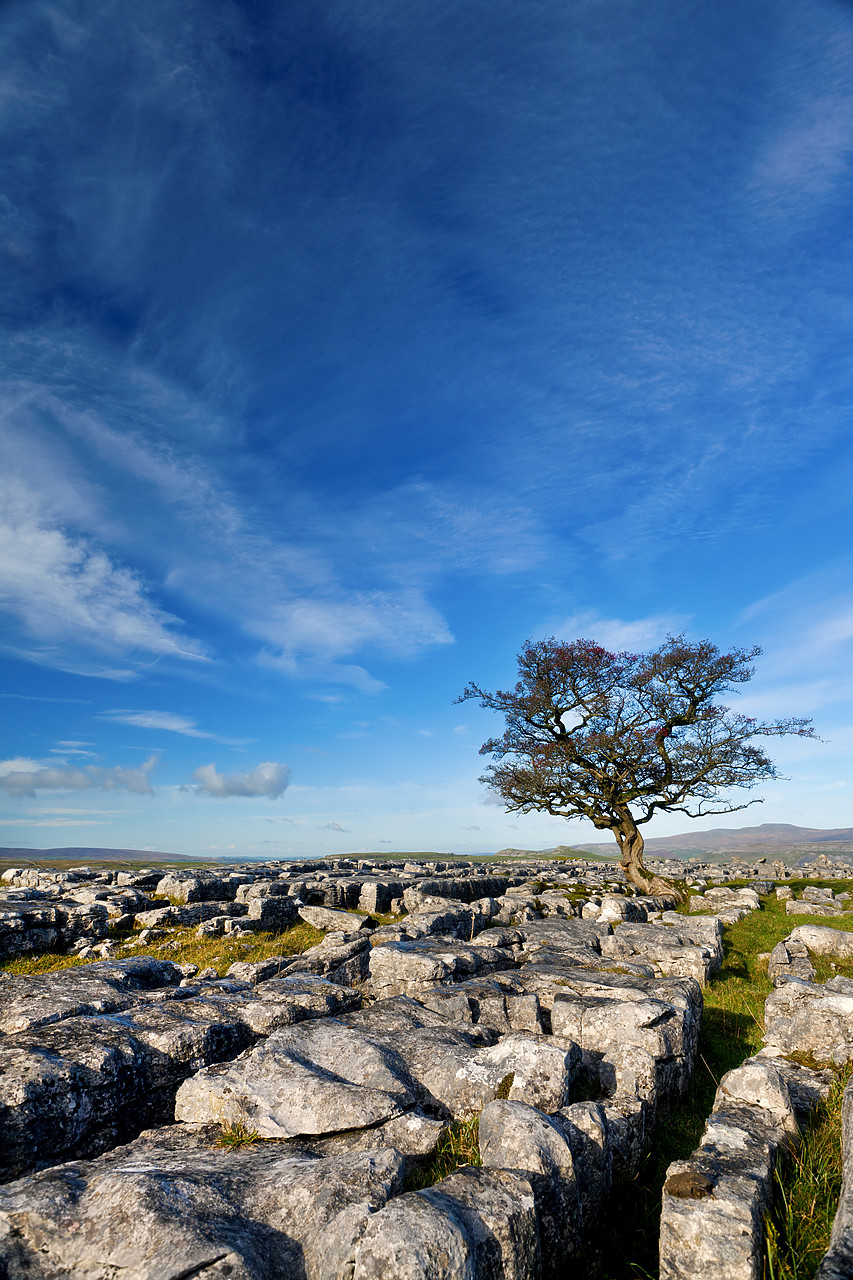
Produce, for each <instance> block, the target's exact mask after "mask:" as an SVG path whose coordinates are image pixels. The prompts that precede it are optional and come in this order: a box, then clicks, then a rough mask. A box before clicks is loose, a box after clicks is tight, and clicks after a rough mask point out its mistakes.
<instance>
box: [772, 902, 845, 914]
mask: <svg viewBox="0 0 853 1280" xmlns="http://www.w3.org/2000/svg"><path fill="white" fill-rule="evenodd" d="M785 913H786V914H787V915H789V916H844V915H849V914H850V912H849V911H848V909H847V906H846V904H845V903H842V902H808V901H804V902H795V901H794V900H793V899H790V898H789V899H788V901H787V902H786V903H785Z"/></svg>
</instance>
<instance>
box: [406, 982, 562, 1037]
mask: <svg viewBox="0 0 853 1280" xmlns="http://www.w3.org/2000/svg"><path fill="white" fill-rule="evenodd" d="M419 998H420V1001H421V1003H422V1004H425V1005H426V1006H427V1007H428V1008H430V1009H434V1010H435V1011H436V1012H437V1013H441V1014H443V1015H444V1016H445V1017H446V1018H448V1019H450V1020H451V1021H453V1022H465V1023H471V1024H472V1025H478V1026H486V1027H491V1028H492V1029H493V1030H494V1031H499V1032H507V1031H535V1032H544V1031H545V1029H546V1028H545V1026H544V1024H543V1021H542V1011H541V1007H540V1004H539V997H538V996H537V995H536V992H535V991H532V992H528V991H525V989H524V987H523V986H522V984H521V983H520V982H519V981H518V980H517V978H516V977H515V975H514V974H512V973H498V974H493V975H492V976H491V977H488V978H469V979H468V980H467V981H466V982H460V983H457V984H456V985H455V986H452V987H432V988H428V989H426V990H424V991H422V992H420V993H419Z"/></svg>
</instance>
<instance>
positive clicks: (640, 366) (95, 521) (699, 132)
mask: <svg viewBox="0 0 853 1280" xmlns="http://www.w3.org/2000/svg"><path fill="white" fill-rule="evenodd" d="M0 44H1V45H2V62H3V66H4V68H5V76H4V79H3V84H2V88H0V143H2V145H0V172H2V181H0V223H1V224H2V226H0V252H2V256H3V263H2V270H0V325H2V342H0V365H1V366H2V374H3V377H2V400H0V475H1V476H2V482H0V498H2V514H1V515H0V606H2V610H3V612H2V619H3V625H2V633H0V634H2V649H0V705H2V710H3V712H4V713H5V714H3V716H2V726H3V727H2V734H3V741H2V743H0V756H2V763H0V843H3V844H9V845H20V846H26V847H51V846H57V845H104V846H113V847H131V848H152V849H162V850H165V851H175V852H188V853H194V854H204V853H208V852H223V853H226V852H235V853H241V854H242V853H250V854H257V855H266V856H274V855H279V854H280V855H288V854H290V855H300V854H315V853H334V852H345V851H350V850H370V849H378V850H381V849H412V850H415V849H437V850H451V849H455V850H458V851H462V852H464V851H474V850H488V849H496V848H500V847H503V846H505V845H519V846H523V847H534V848H536V847H545V846H548V845H551V844H554V843H557V842H559V841H567V840H569V841H570V840H572V839H578V840H579V839H584V838H586V839H589V838H591V837H593V836H594V833H592V832H591V830H589V829H587V828H584V827H583V825H581V824H571V825H569V824H566V823H564V822H562V821H561V820H558V819H552V818H547V817H539V816H536V815H527V816H518V815H515V816H513V815H507V814H505V813H504V812H503V809H502V808H501V807H500V806H499V805H495V804H494V803H491V804H490V803H488V802H487V797H486V795H485V793H484V790H483V788H482V787H481V786H480V784H479V783H478V782H477V778H478V776H479V774H480V772H481V771H482V767H483V763H484V762H483V760H482V759H481V758H480V757H479V756H478V754H477V748H478V746H479V744H480V743H481V742H482V741H483V739H484V738H486V737H488V736H490V735H491V734H493V733H494V732H496V731H498V730H499V728H500V726H499V724H497V723H496V722H495V719H494V718H493V717H492V716H491V715H489V714H488V713H486V712H484V711H482V710H480V709H479V708H477V707H476V706H474V705H473V704H470V703H468V704H464V705H462V706H454V705H453V699H454V697H456V696H457V694H458V693H459V692H460V691H461V690H462V688H463V687H464V685H465V684H466V683H467V682H468V681H469V680H471V679H474V680H477V681H478V682H479V683H481V684H482V685H484V686H486V687H494V686H495V685H497V684H501V685H505V684H506V683H507V682H509V681H511V679H512V678H513V675H514V666H515V664H514V655H515V653H516V652H517V650H518V649H519V647H520V646H521V644H522V643H523V642H524V640H525V639H527V638H528V637H531V636H532V637H539V636H542V635H546V634H552V633H553V634H557V635H559V636H563V637H565V638H574V637H576V636H587V637H591V638H594V639H598V640H600V641H601V642H603V643H605V644H608V645H610V646H614V647H629V648H643V647H648V646H651V645H654V644H657V643H658V642H659V641H660V640H661V639H662V638H663V637H664V635H665V634H666V633H667V631H680V630H684V631H686V632H687V634H688V635H689V636H691V637H693V638H696V639H698V638H702V637H706V636H707V637H710V638H711V639H713V640H714V641H715V642H716V643H718V644H720V645H721V646H723V647H725V646H730V645H744V646H749V645H752V644H754V643H758V644H760V645H762V646H763V648H764V650H765V655H764V657H763V658H762V659H761V661H760V664H759V668H758V673H757V675H756V678H755V680H754V681H753V683H752V684H751V685H750V686H748V688H747V689H746V690H745V691H744V692H743V693H742V694H741V695H740V696H739V697H738V699H737V702H738V706H739V708H740V709H743V710H746V711H749V712H754V713H755V714H759V715H762V716H768V717H770V718H775V717H776V716H788V715H811V716H813V717H814V719H815V724H816V726H817V728H818V731H819V732H820V734H821V737H822V738H823V739H824V740H823V741H822V742H809V741H804V740H799V739H792V740H785V741H782V742H780V743H778V744H776V750H775V753H774V754H775V758H776V759H777V760H778V762H779V764H780V767H781V768H782V770H783V772H784V773H785V775H786V779H787V780H784V781H779V782H776V783H774V784H772V786H768V787H767V788H765V790H764V791H763V792H762V793H761V794H762V795H763V796H764V800H765V803H764V804H763V805H761V806H756V807H755V808H753V809H751V810H748V811H746V813H743V814H736V815H733V817H732V818H731V819H729V820H728V821H729V822H731V824H732V825H744V824H746V823H753V822H760V821H776V822H779V821H781V822H794V823H799V824H804V825H814V826H824V827H829V826H847V825H853V805H851V802H850V796H849V791H850V786H849V778H850V764H851V760H853V676H851V670H853V666H851V656H853V653H852V652H851V651H853V599H852V598H851V586H852V585H853V543H851V535H850V527H851V510H850V508H851V478H853V431H851V427H850V405H851V401H853V355H851V352H853V341H851V340H853V219H851V216H850V214H851V200H853V9H851V7H850V6H849V5H848V4H842V3H840V2H832V3H830V2H828V0H808V2H806V0H756V2H755V3H754V4H751V5H746V6H745V5H742V4H735V3H733V2H730V0H715V2H714V3H692V4H686V5H685V4H684V3H675V2H674V0H662V3H660V4H657V5H654V6H651V7H650V6H649V5H648V4H643V3H639V0H636V2H634V0H598V2H596V3H592V2H588V0H569V3H566V2H565V0H560V3H557V2H556V0H553V2H552V0H538V2H537V3H535V4H534V3H531V4H518V3H509V2H508V0H488V2H486V0H453V3H449V2H446V0H435V2H434V3H431V4H429V5H410V4H399V3H395V4H390V3H387V2H384V0H358V3H355V2H354V0H311V3H306V2H301V0H293V2H292V3H289V4H287V5H281V4H275V3H264V2H263V0H258V2H255V3H248V2H247V0H244V2H242V3H222V4H215V5H211V4H210V3H208V2H206V0H185V3H182V4H181V5H178V6H176V5H174V4H172V3H165V2H163V0H147V3H146V4H144V5H139V4H134V3H130V0H99V3H98V4H97V5H95V4H93V3H91V2H85V0H79V2H77V3H70V2H68V3H44V2H42V0H17V2H16V0H11V2H10V3H7V4H6V5H5V6H4V8H3V11H2V14H0ZM4 779H5V781H4ZM718 824H719V820H715V821H713V822H707V823H706V824H705V825H706V826H712V825H718ZM684 825H685V819H684V818H683V817H679V815H675V816H674V817H661V818H660V819H659V820H658V821H656V823H655V824H653V825H652V826H651V827H650V828H648V831H649V833H650V834H662V835H663V834H669V833H671V832H674V831H677V830H682V829H684Z"/></svg>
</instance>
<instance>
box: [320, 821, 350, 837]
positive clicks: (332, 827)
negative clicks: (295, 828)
mask: <svg viewBox="0 0 853 1280" xmlns="http://www.w3.org/2000/svg"><path fill="white" fill-rule="evenodd" d="M318 828H319V830H320V831H340V832H342V833H343V834H344V835H352V832H351V831H350V829H349V827H342V826H341V824H340V823H339V822H323V823H322V824H318Z"/></svg>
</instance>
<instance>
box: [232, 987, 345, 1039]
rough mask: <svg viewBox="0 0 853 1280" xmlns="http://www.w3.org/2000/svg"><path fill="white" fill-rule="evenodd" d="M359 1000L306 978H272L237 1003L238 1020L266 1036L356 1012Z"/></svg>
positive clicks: (337, 988) (336, 988)
mask: <svg viewBox="0 0 853 1280" xmlns="http://www.w3.org/2000/svg"><path fill="white" fill-rule="evenodd" d="M360 1002H361V997H360V996H359V994H358V993H357V992H356V991H353V990H352V988H349V987H341V986H338V985H337V984H336V983H334V982H329V981H328V979H327V978H317V977H313V976H311V975H310V974H305V975H297V976H294V977H284V978H272V979H270V980H268V981H267V982H264V983H263V984H262V985H261V986H260V987H259V988H256V989H255V990H254V991H253V992H252V993H251V994H247V996H246V997H245V998H244V999H243V1000H242V1001H241V1003H240V1010H239V1012H240V1018H241V1020H242V1021H243V1022H245V1023H246V1025H247V1026H248V1027H249V1028H250V1029H251V1030H252V1031H253V1032H254V1033H255V1034H256V1035H261V1036H268V1035H270V1034H271V1033H272V1032H273V1031H277V1030H278V1029H279V1027H287V1026H291V1025H292V1024H293V1023H296V1022H304V1021H305V1020H306V1019H308V1018H324V1017H327V1016H335V1015H336V1014H339V1013H344V1012H346V1011H347V1010H349V1009H354V1008H356V1007H357V1006H358V1005H359V1004H360Z"/></svg>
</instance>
